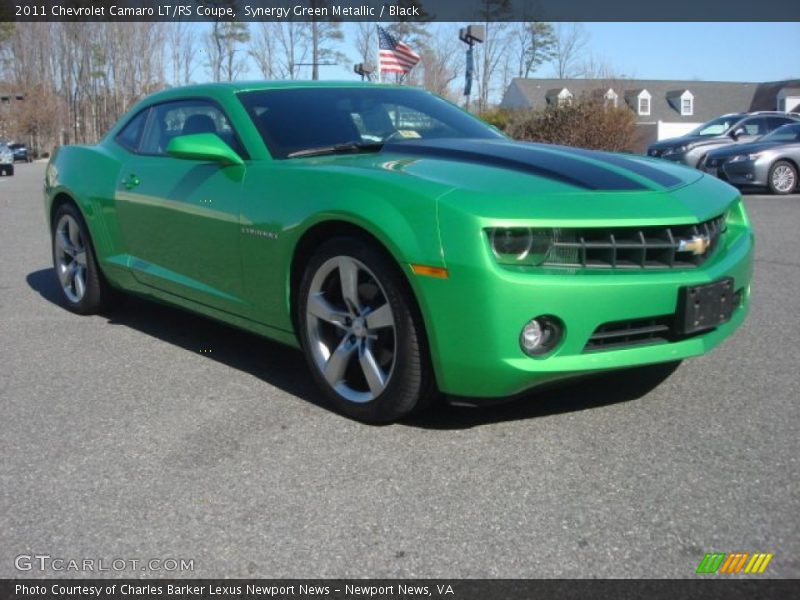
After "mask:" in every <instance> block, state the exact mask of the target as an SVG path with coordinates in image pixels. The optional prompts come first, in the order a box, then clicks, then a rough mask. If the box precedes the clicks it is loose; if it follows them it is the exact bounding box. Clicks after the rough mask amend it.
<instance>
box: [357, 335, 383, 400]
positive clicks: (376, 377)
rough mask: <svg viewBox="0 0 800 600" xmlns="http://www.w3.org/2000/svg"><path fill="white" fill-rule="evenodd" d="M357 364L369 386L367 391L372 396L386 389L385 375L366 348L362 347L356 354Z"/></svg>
mask: <svg viewBox="0 0 800 600" xmlns="http://www.w3.org/2000/svg"><path fill="white" fill-rule="evenodd" d="M358 362H359V364H360V365H361V370H362V371H363V372H364V377H365V378H366V380H367V385H369V391H370V392H372V395H373V396H377V395H378V394H380V393H381V392H382V391H383V388H384V387H386V375H385V374H384V372H383V371H382V370H381V368H380V366H378V362H377V361H376V360H375V355H374V354H372V350H370V348H369V347H368V346H366V345H365V346H364V347H363V348H362V350H361V351H360V352H359V353H358Z"/></svg>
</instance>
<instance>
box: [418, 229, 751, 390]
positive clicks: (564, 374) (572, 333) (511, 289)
mask: <svg viewBox="0 0 800 600" xmlns="http://www.w3.org/2000/svg"><path fill="white" fill-rule="evenodd" d="M736 231H737V232H736V233H735V234H734V233H730V234H726V236H724V237H723V240H722V242H721V244H720V246H719V248H718V249H717V250H716V252H715V254H714V256H713V257H711V258H709V260H707V261H706V262H705V263H704V264H703V265H702V267H700V268H697V269H687V270H677V269H676V270H669V271H633V272H632V271H591V270H575V271H570V270H566V269H539V270H531V269H528V270H509V269H506V268H503V267H501V266H499V265H497V264H496V262H495V261H494V260H493V259H492V258H491V257H489V256H486V257H485V260H483V261H482V262H481V263H480V264H478V265H477V266H473V267H469V266H466V265H464V264H448V267H449V272H450V277H449V279H447V280H434V279H428V278H420V279H419V280H418V285H419V286H421V287H422V289H421V292H422V293H421V296H420V297H421V304H422V305H423V312H424V313H425V316H426V325H427V328H428V332H429V338H430V342H431V346H432V356H433V362H434V368H435V370H436V374H437V379H438V383H439V386H440V388H441V389H442V391H444V392H446V393H450V394H454V395H460V396H472V397H500V396H509V395H513V394H516V393H519V392H522V391H524V390H526V389H529V388H533V387H536V386H537V385H541V384H544V383H548V382H552V381H556V380H560V379H568V378H571V377H575V376H580V375H586V374H589V373H592V372H596V371H601V370H607V369H617V368H623V367H631V366H637V365H646V364H652V363H659V362H668V361H675V360H680V359H684V358H688V357H692V356H698V355H701V354H704V353H706V352H708V351H709V350H711V349H712V348H714V347H715V346H716V345H718V344H719V343H720V342H722V341H723V340H724V339H725V338H726V337H728V336H729V335H731V334H732V333H733V332H734V331H735V330H736V329H737V328H738V327H739V325H741V323H742V322H743V320H744V318H745V315H746V313H747V310H748V304H749V286H750V280H751V275H752V268H753V267H752V252H753V235H752V231H751V230H750V229H749V227H748V226H747V225H746V223H744V224H742V225H741V227H740V228H738V229H737V230H736ZM724 277H732V278H733V280H734V289H735V290H737V291H740V292H741V303H740V305H739V307H738V308H737V309H736V310H735V311H734V313H733V316H732V318H731V319H730V321H728V322H727V323H725V324H723V325H721V326H719V327H717V328H716V329H713V330H711V331H709V332H707V333H702V334H698V335H695V336H693V337H690V338H687V339H681V340H679V341H673V342H655V343H652V344H650V345H639V346H634V347H627V348H622V349H608V350H600V351H593V352H587V351H585V347H586V344H587V342H588V340H589V338H590V337H591V336H592V334H593V333H594V332H595V330H596V329H597V328H598V327H599V326H600V325H603V324H605V323H610V322H616V321H625V320H635V319H646V318H651V317H656V316H663V315H670V314H674V313H675V312H676V309H677V307H678V293H679V289H680V288H681V287H683V286H689V285H698V284H702V283H710V282H712V281H717V280H719V279H722V278H724ZM541 315H553V316H556V317H558V318H559V319H560V320H561V321H562V322H563V323H564V326H565V334H564V337H563V339H562V341H561V343H560V344H559V346H558V347H557V348H556V349H555V350H554V351H553V352H552V353H550V354H548V355H546V356H545V357H541V358H532V357H529V356H527V355H526V354H524V353H523V352H522V350H521V348H520V346H519V335H520V331H521V330H522V328H523V326H524V325H525V324H526V323H527V322H528V321H529V320H530V319H532V318H534V317H537V316H541Z"/></svg>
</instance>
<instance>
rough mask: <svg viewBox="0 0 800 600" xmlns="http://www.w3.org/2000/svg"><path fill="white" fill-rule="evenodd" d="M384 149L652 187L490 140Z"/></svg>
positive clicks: (626, 187) (573, 180) (583, 181)
mask: <svg viewBox="0 0 800 600" xmlns="http://www.w3.org/2000/svg"><path fill="white" fill-rule="evenodd" d="M383 151H384V152H387V153H388V152H392V153H398V154H404V155H406V156H422V157H431V158H441V159H445V160H457V161H463V162H471V163H476V164H481V165H486V166H491V167H499V168H502V169H511V170H514V171H520V172H522V173H528V174H531V175H539V176H541V177H547V178H549V179H554V180H557V181H561V182H562V183H567V184H569V185H574V186H577V187H581V188H584V189H587V190H601V191H636V190H647V189H650V188H648V187H646V186H644V185H643V184H642V183H640V182H639V181H637V180H635V179H631V178H629V177H625V176H624V175H622V174H620V173H617V172H616V171H613V170H611V169H607V168H605V167H603V166H601V165H597V164H594V163H591V162H588V161H585V160H581V159H580V158H572V157H570V156H568V155H565V154H559V153H555V152H552V151H548V150H544V149H542V148H538V147H537V146H535V145H533V144H510V143H508V142H505V141H504V142H500V143H498V142H494V141H491V140H464V139H446V140H419V141H417V140H414V141H412V140H407V141H402V142H389V143H387V144H386V145H385V146H384V147H383Z"/></svg>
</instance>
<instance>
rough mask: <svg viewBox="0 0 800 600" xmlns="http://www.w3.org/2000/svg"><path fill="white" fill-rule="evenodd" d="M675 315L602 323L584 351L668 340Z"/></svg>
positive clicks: (670, 337) (670, 336)
mask: <svg viewBox="0 0 800 600" xmlns="http://www.w3.org/2000/svg"><path fill="white" fill-rule="evenodd" d="M674 321H675V315H664V316H661V317H653V318H648V319H635V320H631V321H615V322H613V323H604V324H603V325H600V327H598V328H597V329H595V331H594V333H593V334H592V337H590V338H589V341H588V342H587V343H586V347H585V348H584V349H583V351H584V352H592V351H595V350H611V349H614V348H627V347H630V346H636V345H639V344H655V343H658V342H669V341H670V340H671V339H672V325H673V322H674Z"/></svg>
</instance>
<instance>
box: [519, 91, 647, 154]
mask: <svg viewBox="0 0 800 600" xmlns="http://www.w3.org/2000/svg"><path fill="white" fill-rule="evenodd" d="M505 131H506V133H508V134H509V135H510V136H511V137H513V138H514V139H517V140H523V141H529V142H545V143H549V144H560V145H564V146H578V147H581V148H589V149H592V150H610V151H614V152H632V151H633V149H634V147H635V145H636V139H637V138H636V117H635V116H634V114H633V112H632V111H631V110H630V109H628V108H625V107H616V108H615V107H612V106H605V104H604V103H603V101H602V100H600V99H594V98H580V99H576V100H575V101H574V102H572V103H570V104H563V105H561V106H548V107H547V108H544V109H540V110H519V111H514V112H513V113H511V114H510V118H509V121H508V125H507V127H506V130H505Z"/></svg>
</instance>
